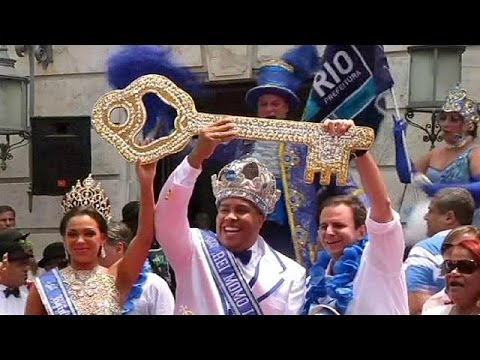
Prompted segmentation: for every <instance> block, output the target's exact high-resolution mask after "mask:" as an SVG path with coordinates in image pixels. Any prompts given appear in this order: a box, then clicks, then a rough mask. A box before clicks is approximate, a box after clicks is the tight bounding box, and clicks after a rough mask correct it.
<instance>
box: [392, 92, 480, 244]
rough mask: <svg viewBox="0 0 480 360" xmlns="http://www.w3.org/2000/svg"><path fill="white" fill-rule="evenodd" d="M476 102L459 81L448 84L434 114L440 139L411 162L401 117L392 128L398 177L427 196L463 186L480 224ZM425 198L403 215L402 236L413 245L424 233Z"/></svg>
mask: <svg viewBox="0 0 480 360" xmlns="http://www.w3.org/2000/svg"><path fill="white" fill-rule="evenodd" d="M479 120H480V117H479V114H478V107H477V103H476V102H474V101H473V100H472V99H471V98H469V97H468V96H467V91H466V90H465V89H463V88H461V87H460V86H459V85H457V86H455V87H454V88H452V89H451V90H450V92H449V94H448V96H447V98H446V102H445V104H444V105H443V107H442V111H441V113H440V115H439V118H438V123H439V124H440V126H441V130H442V136H443V140H444V143H443V144H441V145H439V146H437V147H436V148H434V149H433V150H431V151H429V152H428V153H427V154H426V155H424V156H423V157H421V158H420V159H419V160H418V161H417V162H415V163H412V162H411V161H410V159H409V157H408V152H407V150H406V147H405V135H406V134H405V132H406V123H405V121H403V120H401V121H396V122H395V128H394V135H395V146H396V167H397V173H398V176H399V178H400V181H401V182H402V183H404V184H408V183H413V184H415V185H416V186H418V187H420V189H422V190H423V191H424V192H425V193H426V194H427V195H428V196H429V197H432V196H434V195H435V194H436V193H437V192H438V191H439V190H441V189H443V188H446V187H462V188H465V189H467V190H468V191H469V192H470V193H471V194H472V196H473V198H474V199H475V202H476V204H477V210H476V211H475V215H474V219H473V223H474V224H475V225H477V226H478V225H480V211H479V209H478V207H479V205H480V146H479V145H478V144H477V143H476V142H475V139H476V137H477V129H478V122H479ZM428 204H429V200H428V199H427V200H425V201H423V202H420V203H418V204H416V206H415V208H414V209H413V210H412V212H411V213H410V215H409V216H408V219H407V229H406V240H407V241H408V242H409V245H413V244H414V243H415V242H417V241H418V240H421V239H423V238H425V237H426V222H425V221H424V220H423V218H424V215H425V214H426V213H427V211H428Z"/></svg>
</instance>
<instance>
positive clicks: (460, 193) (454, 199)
mask: <svg viewBox="0 0 480 360" xmlns="http://www.w3.org/2000/svg"><path fill="white" fill-rule="evenodd" d="M430 203H431V204H434V205H435V206H436V208H437V209H438V211H439V212H440V213H441V214H445V213H447V212H448V211H452V212H453V213H454V215H455V218H456V219H457V221H458V222H459V223H460V225H470V224H471V223H472V221H473V213H474V212H475V200H473V197H472V195H471V194H470V192H469V191H468V190H466V189H463V188H458V187H450V188H445V189H442V190H440V191H439V192H437V193H436V194H435V196H434V197H433V198H432V200H431V202H430Z"/></svg>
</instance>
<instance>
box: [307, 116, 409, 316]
mask: <svg viewBox="0 0 480 360" xmlns="http://www.w3.org/2000/svg"><path fill="white" fill-rule="evenodd" d="M323 126H324V128H325V130H327V131H328V132H329V133H330V134H332V135H336V136H341V135H343V134H345V132H347V131H348V130H349V129H351V128H352V127H354V126H355V125H354V122H353V121H352V120H336V121H334V120H326V121H325V122H324V123H323ZM355 162H356V168H357V170H358V173H359V175H360V178H361V182H362V186H363V188H364V189H365V192H366V194H367V196H368V198H369V200H370V204H371V207H370V209H369V210H368V212H367V209H366V208H365V206H364V204H363V203H362V202H361V201H360V200H359V199H358V198H357V197H355V196H352V195H349V196H338V197H331V198H329V199H328V200H327V201H326V202H325V204H324V206H323V208H322V210H321V213H320V218H319V224H320V226H319V230H318V237H319V241H320V242H321V243H322V244H323V247H324V250H322V251H321V252H320V254H319V255H318V260H317V262H316V263H315V264H314V265H313V266H312V267H311V268H310V275H309V278H308V280H307V294H306V302H305V306H304V309H303V313H304V314H317V313H324V310H325V309H328V310H329V313H330V314H332V313H333V314H346V315H377V314H378V315H407V314H408V298H407V289H406V281H405V274H404V272H403V269H402V264H403V253H404V249H405V242H404V237H403V230H402V225H401V223H400V217H399V214H398V213H397V212H396V211H395V210H393V209H392V207H391V202H390V198H389V196H388V192H387V187H386V184H385V182H384V180H383V177H382V175H381V173H380V170H379V168H378V166H377V164H376V163H375V160H374V159H373V157H372V155H371V154H370V152H368V151H367V152H364V153H362V154H360V155H358V156H357V157H356V159H355Z"/></svg>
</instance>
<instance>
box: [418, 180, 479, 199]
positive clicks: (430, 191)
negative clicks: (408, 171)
mask: <svg viewBox="0 0 480 360" xmlns="http://www.w3.org/2000/svg"><path fill="white" fill-rule="evenodd" d="M473 180H474V182H470V183H464V184H461V183H448V184H444V183H435V184H429V185H424V186H423V190H424V191H425V193H427V195H428V196H434V195H435V194H436V193H437V192H439V191H440V190H442V189H445V188H450V187H459V188H463V189H466V190H468V191H469V192H470V194H472V196H473V199H474V200H475V202H476V203H477V204H478V203H480V177H476V178H474V179H473Z"/></svg>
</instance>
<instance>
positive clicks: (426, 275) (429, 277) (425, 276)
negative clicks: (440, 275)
mask: <svg viewBox="0 0 480 360" xmlns="http://www.w3.org/2000/svg"><path fill="white" fill-rule="evenodd" d="M405 276H406V280H407V290H408V291H411V292H417V291H431V289H432V288H434V287H435V284H434V283H433V271H432V269H431V268H428V267H426V266H419V265H411V266H409V267H408V268H407V270H406V272H405Z"/></svg>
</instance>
